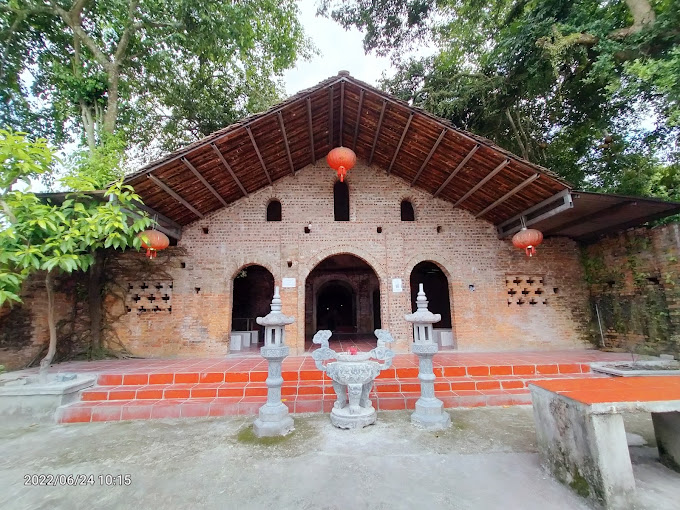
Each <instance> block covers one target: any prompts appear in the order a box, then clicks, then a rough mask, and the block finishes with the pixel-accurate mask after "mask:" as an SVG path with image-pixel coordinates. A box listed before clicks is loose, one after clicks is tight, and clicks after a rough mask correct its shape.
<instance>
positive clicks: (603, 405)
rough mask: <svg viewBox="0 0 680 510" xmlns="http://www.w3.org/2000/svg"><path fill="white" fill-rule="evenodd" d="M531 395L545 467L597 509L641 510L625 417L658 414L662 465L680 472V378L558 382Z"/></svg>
mask: <svg viewBox="0 0 680 510" xmlns="http://www.w3.org/2000/svg"><path fill="white" fill-rule="evenodd" d="M529 388H530V390H531V400H532V403H533V408H534V420H535V422H536V436H537V439H538V449H539V452H540V455H541V458H542V461H543V463H544V464H545V465H546V466H547V467H548V468H549V469H550V471H551V472H552V473H553V475H554V476H555V477H556V478H557V479H558V480H560V481H561V482H562V483H565V484H567V485H569V486H570V487H572V489H574V490H575V491H576V492H578V493H579V494H580V495H582V496H584V497H586V498H588V499H590V500H591V501H593V502H595V503H596V504H599V505H601V506H603V507H605V508H607V509H616V510H619V509H626V510H628V509H632V508H633V507H634V501H635V498H634V496H635V479H634V478H633V467H632V465H631V462H630V454H629V453H628V443H627V441H626V432H625V430H624V427H623V417H622V415H621V413H624V412H639V411H646V412H650V413H652V421H653V424H654V432H655V434H656V440H657V444H658V447H659V455H660V458H661V461H662V462H663V463H664V464H665V465H666V466H668V467H670V468H671V469H674V470H676V471H680V376H660V377H617V378H601V379H600V378H591V379H565V380H550V381H543V382H537V383H534V384H531V385H530V386H529Z"/></svg>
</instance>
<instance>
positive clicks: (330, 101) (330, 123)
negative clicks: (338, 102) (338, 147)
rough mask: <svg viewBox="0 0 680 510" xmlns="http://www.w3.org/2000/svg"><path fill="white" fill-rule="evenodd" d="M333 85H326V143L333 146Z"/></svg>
mask: <svg viewBox="0 0 680 510" xmlns="http://www.w3.org/2000/svg"><path fill="white" fill-rule="evenodd" d="M333 120H334V119H333V85H331V86H330V87H328V145H330V146H331V149H332V148H333V145H334V141H335V136H334V135H335V133H334V132H333V124H334V123H333Z"/></svg>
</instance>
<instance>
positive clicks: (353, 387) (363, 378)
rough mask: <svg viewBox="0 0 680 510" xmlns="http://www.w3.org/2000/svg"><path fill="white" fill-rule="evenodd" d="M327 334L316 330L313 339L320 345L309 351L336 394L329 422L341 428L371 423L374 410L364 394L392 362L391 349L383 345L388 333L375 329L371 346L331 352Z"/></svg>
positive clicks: (374, 417) (373, 419) (373, 417)
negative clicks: (365, 348)
mask: <svg viewBox="0 0 680 510" xmlns="http://www.w3.org/2000/svg"><path fill="white" fill-rule="evenodd" d="M331 334H332V333H331V332H330V331H328V330H321V331H318V332H317V333H316V335H314V340H313V341H314V343H315V344H319V345H321V347H320V348H319V349H317V350H316V351H314V352H313V353H312V357H313V358H314V362H315V364H316V367H317V368H318V369H319V370H321V371H322V372H326V374H328V377H330V378H331V380H332V381H333V389H334V390H335V394H336V395H337V400H336V401H335V403H334V405H333V410H332V411H331V423H332V424H333V425H335V426H336V427H338V428H341V429H354V428H362V427H366V426H367V425H372V424H373V423H375V420H376V412H375V408H374V407H373V404H372V402H371V401H370V399H369V398H368V394H369V392H370V391H371V388H372V387H373V381H374V379H375V378H376V377H377V376H378V374H380V372H381V371H382V370H385V369H387V368H389V367H390V366H391V365H392V358H393V357H394V352H393V351H391V350H390V349H388V348H387V347H385V343H387V342H392V337H391V335H390V334H389V332H387V331H385V330H380V329H377V330H376V331H375V334H376V336H377V337H378V346H377V347H376V348H375V349H372V350H371V351H370V352H357V353H356V354H350V353H339V352H335V351H334V350H333V349H331V348H330V347H329V345H328V339H329V338H330V337H331ZM329 360H335V361H329ZM380 361H382V363H380Z"/></svg>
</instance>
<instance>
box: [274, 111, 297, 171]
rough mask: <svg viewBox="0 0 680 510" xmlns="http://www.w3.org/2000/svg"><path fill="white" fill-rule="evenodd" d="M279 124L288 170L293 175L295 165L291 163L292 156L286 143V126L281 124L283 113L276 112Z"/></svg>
mask: <svg viewBox="0 0 680 510" xmlns="http://www.w3.org/2000/svg"><path fill="white" fill-rule="evenodd" d="M278 118H279V126H280V127H281V133H282V134H283V144H284V146H285V148H286V155H287V156H288V163H289V164H290V172H291V173H292V174H293V175H295V165H293V156H291V154H290V145H288V136H287V135H286V126H284V124H283V114H281V112H278Z"/></svg>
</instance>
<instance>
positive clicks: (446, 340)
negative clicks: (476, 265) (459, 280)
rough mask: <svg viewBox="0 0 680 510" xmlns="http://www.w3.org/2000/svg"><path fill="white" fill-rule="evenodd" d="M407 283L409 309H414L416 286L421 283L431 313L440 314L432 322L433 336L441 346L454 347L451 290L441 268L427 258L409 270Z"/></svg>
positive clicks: (416, 294)
mask: <svg viewBox="0 0 680 510" xmlns="http://www.w3.org/2000/svg"><path fill="white" fill-rule="evenodd" d="M409 283H410V286H411V310H415V309H416V297H417V296H418V288H419V286H420V284H421V283H422V284H423V290H424V291H425V294H426V295H427V300H428V301H429V303H428V309H429V310H430V311H431V312H432V313H438V314H439V315H441V316H442V318H441V320H440V321H439V322H437V323H435V324H433V326H434V330H435V338H436V339H437V341H438V342H439V344H440V346H441V347H442V348H449V349H453V348H455V336H454V331H453V323H452V320H451V298H450V295H451V291H450V288H449V280H448V278H447V277H446V274H444V271H443V270H442V268H441V267H439V266H438V265H437V264H435V263H434V262H431V261H429V260H425V261H423V262H420V263H418V264H416V265H415V266H414V268H413V270H412V271H411V277H410V280H409Z"/></svg>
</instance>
